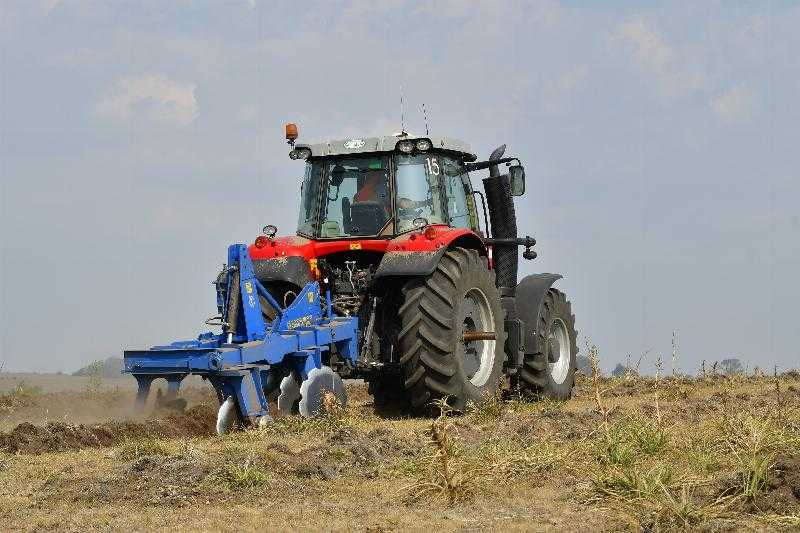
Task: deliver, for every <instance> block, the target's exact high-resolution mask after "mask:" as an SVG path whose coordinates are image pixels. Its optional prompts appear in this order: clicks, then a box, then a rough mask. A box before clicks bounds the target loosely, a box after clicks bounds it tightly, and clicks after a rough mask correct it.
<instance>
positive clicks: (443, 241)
mask: <svg viewBox="0 0 800 533" xmlns="http://www.w3.org/2000/svg"><path fill="white" fill-rule="evenodd" d="M436 227H437V228H439V233H438V235H437V237H436V238H435V239H434V240H429V239H423V238H419V237H417V235H409V234H406V235H403V236H402V238H400V239H394V240H393V241H392V242H393V243H395V248H394V249H392V247H390V248H389V249H388V250H387V252H386V253H385V254H384V255H383V258H381V262H380V264H379V265H378V269H377V270H376V271H375V278H382V277H389V276H427V275H430V274H432V273H433V271H434V270H436V265H438V264H439V260H441V258H442V256H443V255H444V254H445V252H447V250H449V249H450V248H454V247H456V246H460V247H463V248H473V249H475V250H478V252H479V253H480V254H481V255H486V253H487V252H486V246H485V245H484V244H483V241H482V240H481V238H480V237H479V236H478V235H476V234H475V233H474V232H473V231H472V230H468V229H464V228H445V227H442V226H436ZM398 245H399V246H398ZM398 247H399V248H400V249H399V250H398V249H397V248H398Z"/></svg>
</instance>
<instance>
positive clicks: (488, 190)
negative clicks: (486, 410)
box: [248, 124, 578, 411]
mask: <svg viewBox="0 0 800 533" xmlns="http://www.w3.org/2000/svg"><path fill="white" fill-rule="evenodd" d="M286 137H287V140H288V142H289V144H290V145H291V152H290V154H289V156H290V158H292V159H294V160H300V161H304V162H305V176H304V178H303V182H302V188H301V195H300V196H301V200H300V213H299V219H298V225H297V232H296V234H295V235H291V236H286V237H277V236H276V233H277V228H276V227H275V226H273V225H268V226H266V227H265V228H264V232H263V233H264V234H263V235H261V236H259V237H258V238H257V239H256V240H255V243H254V244H253V245H250V246H249V249H248V252H249V255H250V257H251V258H252V261H253V266H254V271H255V276H256V277H257V279H258V281H259V282H260V283H261V284H262V285H263V286H264V287H266V289H267V290H268V291H269V293H270V294H271V295H272V297H273V298H274V300H275V301H277V302H279V303H280V302H283V304H284V305H289V304H290V302H291V301H293V300H294V298H296V297H297V295H298V293H299V292H300V291H301V289H302V287H304V285H306V284H307V283H309V282H310V281H317V282H318V283H319V284H320V287H321V290H325V291H330V302H329V305H330V306H331V307H332V310H333V311H334V312H335V314H336V315H338V316H345V317H347V316H351V317H357V318H358V324H359V331H358V337H359V338H358V347H359V348H358V350H359V354H358V357H357V358H356V359H355V362H354V360H353V359H347V358H342V357H338V356H337V354H336V353H335V350H333V351H332V352H331V353H330V355H329V360H328V361H327V365H328V366H329V367H330V368H331V369H332V370H334V371H335V372H336V373H337V374H339V375H340V376H341V377H344V378H362V379H364V380H365V381H366V382H367V383H368V384H369V390H370V392H371V394H372V395H373V396H374V399H375V405H376V407H379V408H380V407H388V406H389V405H399V406H406V407H411V408H413V409H417V410H419V409H425V408H426V406H429V405H430V403H431V401H433V400H436V399H438V398H443V397H447V398H449V401H450V403H451V404H452V406H453V407H454V408H455V409H463V408H464V407H465V406H466V404H467V402H470V401H478V400H480V399H481V398H483V397H485V396H487V395H491V394H494V393H496V391H498V389H499V388H503V389H511V390H519V391H521V392H522V393H525V394H527V395H529V396H531V397H539V396H546V397H550V398H554V399H558V400H565V399H567V398H569V397H570V396H571V393H572V388H573V384H574V375H575V368H576V359H575V357H576V354H577V351H578V348H577V345H576V332H575V317H574V315H573V314H572V311H571V307H570V303H569V301H568V300H567V299H566V297H565V295H564V293H562V292H561V291H559V290H557V289H555V288H553V287H552V284H553V283H554V282H555V281H556V280H557V279H559V278H561V276H560V275H558V274H535V275H531V276H527V277H525V278H524V279H523V280H522V281H521V282H519V283H517V266H518V260H519V257H518V247H519V246H523V247H524V248H525V251H524V253H523V254H522V255H523V257H524V258H525V259H533V258H534V257H536V252H534V251H533V250H532V249H531V248H532V246H533V245H534V244H535V243H536V241H535V240H534V239H532V238H530V237H519V236H518V234H517V220H516V214H515V211H514V201H513V197H514V196H519V195H522V194H523V193H524V192H525V171H524V168H523V167H522V165H521V164H520V161H519V159H517V158H516V157H503V154H504V151H505V146H501V147H500V148H498V149H496V150H495V151H494V152H493V153H492V154H491V157H490V158H489V159H488V160H486V161H481V162H476V159H477V158H476V156H475V154H474V153H472V152H471V150H470V148H469V147H468V146H467V145H466V144H465V143H463V142H460V141H458V140H455V139H452V138H447V137H431V136H427V135H426V136H415V135H410V134H408V133H405V132H402V133H400V134H397V135H392V136H385V137H369V138H366V137H365V138H353V139H345V140H340V141H330V142H326V143H322V144H313V145H306V144H297V143H296V142H295V141H296V139H297V127H296V126H295V125H293V124H288V125H287V127H286ZM501 165H504V166H505V168H507V172H506V173H501V171H500V168H501ZM486 169H488V171H489V176H488V177H486V178H484V179H483V185H484V193H485V194H482V193H481V192H480V191H477V190H474V189H473V187H472V183H471V182H470V173H471V172H472V173H474V172H477V171H480V170H486ZM487 211H488V217H487ZM490 228H491V230H490ZM262 308H263V309H264V311H263V312H264V314H265V319H266V320H271V319H273V318H274V317H271V316H268V315H269V313H270V309H271V308H270V306H267V305H265V306H262ZM273 370H274V371H272V372H270V374H269V376H268V378H267V379H266V380H265V384H264V389H265V393H266V394H267V396H272V397H273V398H274V397H276V396H277V398H278V405H279V408H280V409H281V410H285V411H293V410H294V411H296V409H297V407H296V405H297V401H298V398H299V396H300V380H299V379H298V376H296V375H293V372H292V371H291V370H290V369H288V368H287V369H286V370H284V371H281V370H280V368H277V367H276V368H273Z"/></svg>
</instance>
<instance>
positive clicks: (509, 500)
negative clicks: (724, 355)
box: [0, 349, 800, 530]
mask: <svg viewBox="0 0 800 533" xmlns="http://www.w3.org/2000/svg"><path fill="white" fill-rule="evenodd" d="M589 353H590V354H591V353H594V355H593V357H594V358H595V360H596V350H592V349H590V350H589ZM349 387H350V398H351V401H350V403H349V405H348V407H347V408H346V409H342V408H338V407H337V406H336V405H335V404H333V403H331V404H330V405H327V404H326V409H325V411H326V413H325V414H324V415H323V416H321V417H319V418H315V419H303V418H299V417H287V418H279V419H277V420H276V421H275V423H274V424H272V425H270V426H268V427H266V428H263V429H254V430H248V431H245V432H240V433H235V434H231V435H226V436H225V437H221V438H220V437H193V436H186V437H182V438H173V439H159V438H152V437H147V438H138V439H136V438H130V439H127V440H123V441H122V442H121V443H120V444H117V445H114V446H112V447H86V448H83V449H79V450H75V451H71V452H64V453H46V454H43V455H14V454H9V453H0V515H2V516H3V517H4V518H5V525H6V527H8V528H13V529H45V528H56V529H84V528H87V527H98V528H104V529H123V528H126V529H127V528H130V527H131V524H132V523H134V522H132V521H135V524H136V525H137V527H141V528H144V529H175V528H178V529H231V528H233V527H237V528H241V529H264V528H269V529H277V530H292V529H299V528H307V529H308V528H310V529H315V530H318V529H324V530H330V529H414V530H418V529H421V528H425V529H428V528H438V529H443V530H456V529H464V528H469V529H485V530H508V529H524V530H530V529H533V530H538V529H557V530H577V529H583V530H587V529H589V530H600V529H614V530H618V529H631V528H633V529H648V530H670V529H687V528H688V529H695V528H699V529H715V530H717V529H756V530H765V529H766V530H774V529H791V528H797V527H800V494H797V495H796V492H793V490H795V489H796V488H797V486H800V485H795V484H796V483H798V482H797V481H796V480H800V376H797V375H791V374H789V375H784V376H764V375H763V373H762V374H760V375H758V376H756V377H746V376H731V377H723V376H718V375H713V374H709V373H707V375H706V376H705V377H702V376H701V377H699V378H697V379H692V378H688V377H685V376H680V375H670V376H666V377H660V378H659V379H655V378H638V377H633V376H627V377H625V378H620V379H609V378H605V377H602V376H600V375H599V373H598V374H597V375H596V376H595V377H594V378H582V379H581V381H580V383H579V385H578V388H577V389H576V396H575V398H574V399H573V400H571V401H569V402H552V401H540V402H535V403H530V402H525V401H523V400H521V399H519V398H516V397H512V398H511V399H505V398H504V397H503V396H501V395H499V394H498V395H496V396H491V397H487V398H485V399H484V401H482V402H478V403H476V404H473V405H470V406H469V409H468V410H467V412H466V413H465V414H464V415H458V416H457V415H453V414H451V413H449V409H448V408H447V406H446V404H442V405H440V416H439V417H437V418H436V419H434V420H431V419H424V418H402V417H401V418H380V417H378V416H376V415H375V414H373V411H372V407H371V405H370V403H369V398H368V397H366V396H365V395H364V391H363V390H362V388H360V387H353V386H349ZM52 399H53V398H52V397H48V401H52ZM33 401H36V400H35V398H34V400H33ZM101 401H103V402H107V401H108V398H105V397H104V398H103V399H102V400H101ZM198 401H205V400H204V399H203V398H202V397H198ZM25 408H26V409H30V408H31V407H30V406H28V407H25ZM0 442H2V441H0Z"/></svg>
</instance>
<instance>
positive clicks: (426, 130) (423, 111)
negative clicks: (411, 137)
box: [422, 104, 431, 136]
mask: <svg viewBox="0 0 800 533" xmlns="http://www.w3.org/2000/svg"><path fill="white" fill-rule="evenodd" d="M422 118H423V119H424V120H425V135H427V136H430V134H431V133H430V132H429V131H428V112H427V111H425V104H422Z"/></svg>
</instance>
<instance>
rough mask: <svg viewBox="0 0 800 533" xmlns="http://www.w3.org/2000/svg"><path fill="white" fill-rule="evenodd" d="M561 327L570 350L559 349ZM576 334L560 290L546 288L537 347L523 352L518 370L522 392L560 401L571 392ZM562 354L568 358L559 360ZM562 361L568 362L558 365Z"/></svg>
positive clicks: (574, 367)
mask: <svg viewBox="0 0 800 533" xmlns="http://www.w3.org/2000/svg"><path fill="white" fill-rule="evenodd" d="M528 327H530V326H528ZM561 327H563V329H564V332H565V334H566V335H565V336H566V337H567V339H568V340H567V345H568V346H569V354H565V353H564V352H563V351H562V350H561V343H560V342H559V339H558V337H560V335H559V334H558V333H557V332H558V330H559V329H560V328H561ZM577 338H578V334H577V332H576V331H575V315H573V314H572V305H571V304H570V303H569V300H567V297H566V296H565V295H564V293H563V292H561V291H559V290H557V289H549V290H548V291H547V294H545V296H544V300H543V301H542V303H541V305H540V308H539V319H538V324H537V325H536V351H535V352H534V353H530V354H525V359H524V361H523V366H522V368H521V369H520V372H519V386H520V389H521V391H522V392H523V393H524V394H525V395H527V396H531V397H534V398H541V397H545V398H550V399H553V400H562V401H563V400H568V399H569V398H570V397H571V396H572V388H573V387H574V386H575V370H576V367H577V360H576V357H577V355H578V343H577ZM562 354H563V356H564V357H567V358H568V359H566V360H561V359H560V356H562ZM559 360H561V363H560V364H559ZM563 364H566V365H568V366H566V367H565V366H561V365H563Z"/></svg>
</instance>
